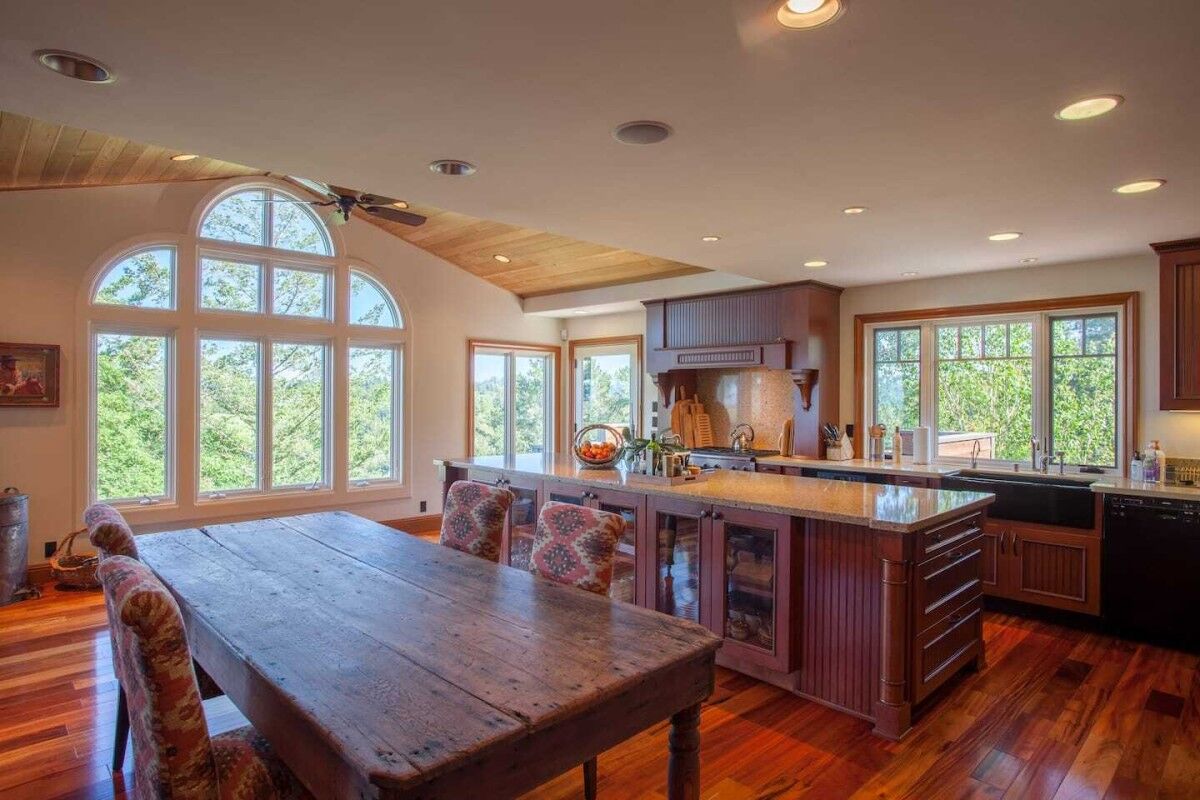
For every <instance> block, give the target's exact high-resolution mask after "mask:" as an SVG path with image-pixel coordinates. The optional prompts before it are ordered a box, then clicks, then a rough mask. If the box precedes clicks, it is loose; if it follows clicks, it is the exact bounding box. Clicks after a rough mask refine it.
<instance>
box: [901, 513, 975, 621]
mask: <svg viewBox="0 0 1200 800" xmlns="http://www.w3.org/2000/svg"><path fill="white" fill-rule="evenodd" d="M982 594H983V536H982V535H978V536H974V537H972V538H971V539H969V540H967V541H966V542H963V543H961V544H957V545H955V546H954V547H953V548H952V549H950V550H948V551H946V552H944V553H942V554H941V555H938V556H935V557H934V558H931V559H929V560H928V561H926V562H925V563H923V564H921V565H920V566H919V567H917V585H916V595H917V624H916V630H917V632H921V631H924V630H926V629H927V628H929V627H930V626H931V625H934V624H935V623H938V622H940V621H942V620H943V619H945V618H946V616H947V615H948V614H949V613H950V612H951V611H952V610H954V609H956V608H958V607H959V606H961V605H962V604H963V603H965V602H967V601H968V600H974V599H975V598H977V597H979V596H980V595H982Z"/></svg>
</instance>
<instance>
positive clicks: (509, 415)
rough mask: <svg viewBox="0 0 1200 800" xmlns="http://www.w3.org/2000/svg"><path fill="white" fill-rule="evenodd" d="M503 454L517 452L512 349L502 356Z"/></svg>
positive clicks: (514, 378) (515, 392)
mask: <svg viewBox="0 0 1200 800" xmlns="http://www.w3.org/2000/svg"><path fill="white" fill-rule="evenodd" d="M504 454H505V455H506V456H515V455H516V454H517V354H516V352H515V351H513V350H510V351H509V352H508V353H506V354H505V358H504Z"/></svg>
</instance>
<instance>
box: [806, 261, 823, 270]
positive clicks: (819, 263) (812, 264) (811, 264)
mask: <svg viewBox="0 0 1200 800" xmlns="http://www.w3.org/2000/svg"><path fill="white" fill-rule="evenodd" d="M804 266H806V267H808V268H809V269H820V268H821V267H828V266H829V262H828V261H805V262H804Z"/></svg>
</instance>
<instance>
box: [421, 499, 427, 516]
mask: <svg viewBox="0 0 1200 800" xmlns="http://www.w3.org/2000/svg"><path fill="white" fill-rule="evenodd" d="M428 506H429V503H428V502H427V501H425V500H422V501H421V511H422V513H424V511H425V509H426V508H428Z"/></svg>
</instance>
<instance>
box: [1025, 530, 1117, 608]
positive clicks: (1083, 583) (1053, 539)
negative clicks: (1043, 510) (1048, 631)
mask: <svg viewBox="0 0 1200 800" xmlns="http://www.w3.org/2000/svg"><path fill="white" fill-rule="evenodd" d="M1009 531H1010V534H1009V537H1008V550H1009V553H1008V556H1007V558H1008V565H1007V566H1008V567H1009V568H1010V569H1011V573H1010V575H1009V580H1010V581H1011V582H1010V584H1009V591H1010V594H1009V596H1010V597H1012V598H1014V599H1016V600H1023V601H1025V602H1027V603H1037V604H1038V605H1043V606H1051V607H1053V608H1062V609H1066V610H1068V611H1080V612H1083V613H1085V614H1098V613H1100V539H1099V537H1096V536H1088V535H1086V534H1078V533H1065V532H1062V531H1051V530H1043V529H1039V528H1036V527H1031V526H1030V527H1026V526H1022V525H1009Z"/></svg>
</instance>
